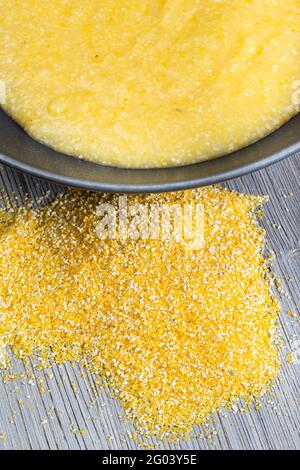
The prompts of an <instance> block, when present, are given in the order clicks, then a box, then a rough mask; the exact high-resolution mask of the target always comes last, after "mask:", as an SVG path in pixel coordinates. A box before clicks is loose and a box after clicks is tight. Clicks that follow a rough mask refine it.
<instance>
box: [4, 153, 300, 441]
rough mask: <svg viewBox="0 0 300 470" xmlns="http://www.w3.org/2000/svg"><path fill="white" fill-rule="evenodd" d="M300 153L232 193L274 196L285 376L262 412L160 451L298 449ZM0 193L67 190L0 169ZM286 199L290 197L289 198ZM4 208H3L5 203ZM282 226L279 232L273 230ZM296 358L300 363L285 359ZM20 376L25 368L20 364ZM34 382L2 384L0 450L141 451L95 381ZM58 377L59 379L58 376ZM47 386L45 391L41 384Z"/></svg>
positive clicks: (61, 376) (271, 215)
mask: <svg viewBox="0 0 300 470" xmlns="http://www.w3.org/2000/svg"><path fill="white" fill-rule="evenodd" d="M299 174H300V155H295V156H293V157H290V158H289V159H287V160H285V161H283V162H281V163H279V164H276V165H273V166H272V167H269V168H267V169H265V170H262V171H260V172H257V173H255V174H251V175H248V176H245V177H243V178H239V179H236V180H232V181H230V182H228V183H227V184H226V186H227V187H230V188H231V189H235V190H238V191H240V192H246V193H253V194H268V195H269V196H270V202H269V203H268V204H267V205H266V217H265V219H264V221H263V222H262V223H263V225H264V227H265V229H266V231H267V238H268V244H269V245H270V246H271V247H272V248H273V250H274V251H275V253H276V259H275V262H274V271H275V273H276V274H277V276H278V277H279V278H281V280H282V281H283V284H284V288H285V290H286V292H287V294H288V297H285V296H283V298H282V314H281V317H280V332H281V335H282V337H283V340H284V341H283V348H282V358H283V365H282V368H281V373H280V378H279V380H278V381H277V383H276V386H275V388H274V390H273V393H272V395H270V396H267V397H265V399H264V404H263V406H262V407H261V408H260V409H259V410H258V409H254V408H253V409H251V410H250V412H242V413H235V412H228V411H224V412H222V413H218V414H217V415H216V416H215V417H214V421H213V424H212V425H210V426H208V427H207V428H205V429H204V431H205V432H204V436H203V435H202V434H201V432H202V431H203V430H199V432H197V434H198V435H199V437H197V438H195V439H191V440H189V441H188V442H180V443H178V444H176V445H174V446H171V445H169V444H167V443H162V442H158V441H155V440H153V441H151V440H150V441H148V442H149V444H153V445H154V446H155V448H156V449H171V448H177V449H300V407H299V404H300V323H299V320H297V319H291V318H290V317H289V316H288V315H287V314H286V312H287V310H288V309H291V310H292V311H293V312H295V313H297V314H298V319H299V318H300V316H299V315H300V311H299V307H300V300H299V293H300V276H299V275H300V236H299V229H300V186H299V181H298V179H299ZM0 188H2V189H3V190H5V191H6V192H7V193H8V194H9V196H10V198H11V200H13V199H14V200H15V198H17V199H18V201H19V202H20V203H22V200H23V198H24V194H25V193H28V194H30V195H31V196H32V197H33V199H34V200H37V198H38V197H39V196H40V195H42V194H45V192H46V191H49V200H51V199H53V198H54V197H55V194H57V193H58V192H60V191H62V190H64V188H63V187H61V186H58V185H55V184H52V183H50V182H46V181H41V180H38V179H36V178H32V177H30V176H27V175H24V174H20V173H19V172H16V171H14V170H12V169H10V168H7V167H6V168H5V167H3V166H2V167H1V166H0ZM288 193H292V194H289V195H288ZM2 204H3V202H2ZM275 225H276V226H275ZM290 352H294V357H295V361H294V363H292V364H288V363H287V361H286V360H285V357H286V355H287V354H289V353H290ZM15 368H16V369H17V370H19V371H24V373H25V376H26V371H25V369H24V366H23V364H21V363H17V362H16V363H15ZM34 374H35V376H36V380H33V381H31V380H28V379H26V380H24V381H23V380H21V381H18V382H9V383H6V384H5V383H2V382H0V448H1V449H107V450H108V449H139V448H141V444H139V442H136V441H135V440H133V439H132V432H133V429H132V428H131V426H130V425H128V423H126V421H125V420H124V417H123V413H122V408H121V406H120V405H119V403H117V402H116V401H115V400H114V399H113V398H111V397H110V394H109V391H108V390H105V391H104V392H103V393H101V394H98V393H96V391H95V381H94V377H93V376H92V375H91V374H89V373H86V372H85V371H83V370H81V369H80V368H79V366H76V365H73V366H71V365H69V364H66V365H64V366H61V367H56V366H54V367H53V370H52V374H51V373H49V371H41V372H38V371H35V372H34ZM52 375H53V377H52ZM43 383H44V384H45V387H44V391H43V390H42V387H41V386H39V384H43Z"/></svg>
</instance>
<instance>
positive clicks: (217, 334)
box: [0, 187, 279, 437]
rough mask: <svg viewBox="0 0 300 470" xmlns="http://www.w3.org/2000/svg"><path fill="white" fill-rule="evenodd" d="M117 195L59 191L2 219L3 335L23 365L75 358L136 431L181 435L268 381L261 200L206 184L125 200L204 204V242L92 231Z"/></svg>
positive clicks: (273, 310) (268, 297)
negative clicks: (34, 358) (45, 202)
mask: <svg viewBox="0 0 300 470" xmlns="http://www.w3.org/2000/svg"><path fill="white" fill-rule="evenodd" d="M103 201H105V202H109V203H110V204H113V205H115V206H116V205H117V204H118V197H117V196H116V195H110V196H109V195H99V194H93V193H88V192H79V191H70V192H68V193H67V194H65V195H62V196H60V197H58V198H57V199H56V200H55V201H54V202H53V203H52V204H51V205H49V206H47V207H44V208H42V209H39V210H35V209H33V208H24V207H23V208H19V209H16V210H15V211H14V212H13V213H12V212H9V213H6V212H4V211H3V212H2V214H1V217H0V220H1V222H0V224H1V228H0V277H1V279H0V312H1V323H0V340H1V341H2V343H3V344H4V345H5V346H7V347H10V348H11V349H12V351H13V352H14V354H15V355H16V356H17V357H19V358H21V359H24V360H26V359H27V358H28V357H29V356H31V355H33V354H38V356H39V358H40V360H41V363H42V364H43V365H44V366H45V367H47V366H48V365H49V362H50V363H53V362H56V363H63V362H65V361H72V362H73V361H80V362H81V364H83V365H85V366H87V367H89V368H90V369H91V370H92V371H94V372H96V373H98V374H99V375H100V376H101V377H102V378H103V379H104V380H105V381H106V383H107V384H108V385H110V386H111V388H112V389H113V390H114V391H115V393H116V395H117V396H118V398H119V399H120V400H121V401H122V403H123V406H124V408H125V409H126V411H127V414H128V416H129V417H130V418H131V419H132V420H133V421H134V422H135V423H136V425H137V429H138V430H139V431H141V430H144V432H145V433H146V434H147V433H151V434H156V435H159V436H161V437H170V436H171V437H172V436H173V437H174V436H186V435H188V434H189V433H190V431H191V429H192V427H193V425H197V424H203V423H204V422H206V421H207V420H208V418H209V416H210V415H211V414H212V413H214V412H215V411H216V410H218V409H220V408H221V407H223V406H231V405H233V404H234V403H236V402H237V400H238V399H239V398H241V399H244V400H246V402H248V400H250V399H251V398H253V397H257V398H258V397H260V396H262V395H263V394H264V393H265V392H266V391H267V390H268V388H269V386H270V384H271V382H272V381H273V379H275V377H276V376H277V372H278V367H279V358H278V352H277V350H276V347H275V336H276V319H277V315H278V312H279V304H278V301H277V300H276V299H275V298H274V296H273V295H272V293H271V283H272V280H271V277H270V276H269V275H268V268H267V265H266V263H265V259H264V256H263V249H264V241H265V235H264V231H263V229H262V228H260V227H259V226H258V225H257V223H256V220H255V216H254V214H253V213H254V211H255V209H256V208H257V207H258V206H260V205H261V204H262V203H263V201H264V200H263V198H261V197H254V196H246V195H240V194H237V193H233V192H230V191H228V190H224V189H221V188H219V187H211V188H205V189H199V190H197V191H189V192H185V193H183V192H181V193H176V194H168V195H164V196H158V195H151V196H132V197H131V198H130V200H129V201H130V202H139V203H145V204H146V203H147V204H149V203H156V204H158V203H161V202H163V203H164V204H171V203H172V204H174V203H181V204H183V203H186V202H188V203H192V202H194V203H195V202H201V203H202V204H203V207H204V217H205V225H204V226H205V233H204V235H205V244H204V246H203V248H202V249H201V250H198V251H192V250H190V249H187V246H186V245H185V244H183V243H180V242H176V241H175V240H167V241H164V242H162V241H161V240H142V239H139V240H130V239H128V240H126V242H121V241H120V240H117V239H116V240H113V239H110V240H108V241H106V242H103V240H99V238H98V237H97V236H96V226H97V223H98V218H97V215H96V208H97V206H98V205H99V204H100V203H101V202H103Z"/></svg>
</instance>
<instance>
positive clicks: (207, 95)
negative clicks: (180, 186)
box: [0, 0, 300, 168]
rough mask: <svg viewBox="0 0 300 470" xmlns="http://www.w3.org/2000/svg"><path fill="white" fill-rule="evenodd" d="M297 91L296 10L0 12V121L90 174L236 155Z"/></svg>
mask: <svg viewBox="0 0 300 470" xmlns="http://www.w3.org/2000/svg"><path fill="white" fill-rule="evenodd" d="M299 80H300V1H299V0H232V1H230V0H203V1H201V0H199V1H197V0H143V1H140V0H84V1H82V0H64V1H62V0H51V1H49V0H27V1H20V0H0V84H1V86H0V91H1V94H0V96H1V105H2V107H3V109H4V110H5V111H6V112H7V113H8V114H10V115H11V116H12V117H13V118H14V119H15V120H16V121H17V122H18V123H20V124H21V126H22V127H23V128H24V129H25V130H26V131H27V132H28V133H29V134H30V135H31V136H32V137H33V138H35V139H36V140H38V141H40V142H42V143H45V144H46V145H48V146H50V147H52V148H54V149H56V150H58V151H60V152H63V153H66V154H69V155H73V156H77V157H80V158H84V159H87V160H91V161H93V162H97V163H102V164H108V165H114V166H120V167H128V168H155V167H165V166H178V165H184V164H189V163H193V162H199V161H204V160H208V159H212V158H215V157H218V156H220V155H224V154H227V153H229V152H232V151H234V150H237V149H240V148H242V147H244V146H246V145H248V144H249V143H251V142H254V141H256V140H258V139H260V138H261V137H263V136H265V135H267V134H269V133H270V132H271V131H272V130H275V129H276V128H278V127H280V126H281V125H282V124H284V123H285V122H286V121H287V120H289V119H290V118H291V117H292V116H293V115H295V114H296V112H297V105H298V103H297V100H295V99H293V97H294V96H295V89H296V87H297V83H298V84H299ZM299 88H300V85H299Z"/></svg>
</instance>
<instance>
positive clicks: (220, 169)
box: [0, 111, 300, 193]
mask: <svg viewBox="0 0 300 470" xmlns="http://www.w3.org/2000/svg"><path fill="white" fill-rule="evenodd" d="M299 150H300V115H298V116H296V117H295V118H294V119H292V120H291V121H289V122H288V123H287V124H286V125H285V126H283V127H281V128H280V129H279V130H277V131H276V132H274V133H273V134H271V135H270V136H268V137H266V138H264V139H262V140H260V141H259V142H257V143H255V144H253V145H250V146H249V147H246V148H244V149H242V150H240V151H238V152H234V153H232V154H230V155H226V156H224V157H221V158H218V159H215V160H210V161H208V162H203V163H196V164H194V165H186V166H182V167H176V168H163V169H153V170H125V169H120V168H114V167H108V166H103V165H97V164H95V163H90V162H87V161H84V160H79V159H77V158H74V157H69V156H67V155H63V154H60V153H58V152H55V151H54V150H51V149H50V148H48V147H46V146H44V145H41V144H39V143H38V142H36V141H34V140H33V139H32V138H30V137H29V136H28V135H27V134H26V133H25V132H24V130H23V129H21V127H19V126H18V125H17V124H16V123H15V122H14V121H13V120H12V119H10V118H9V117H8V116H7V115H6V114H5V113H4V112H2V111H0V162H2V163H5V164H7V165H10V166H12V167H14V168H17V169H18V170H21V171H24V172H27V173H30V174H32V175H35V176H38V177H41V178H45V179H49V180H52V181H55V182H58V183H62V184H66V185H69V186H77V187H80V188H85V189H90V190H96V191H109V192H126V193H150V192H164V191H175V190H181V189H188V188H194V187H199V186H205V185H210V184H214V183H219V182H221V181H224V180H228V179H230V178H235V177H237V176H242V175H244V174H246V173H250V172H252V171H255V170H259V169H261V168H263V167H265V166H267V165H270V164H271V163H274V162H277V161H279V160H281V159H283V158H285V157H288V156H289V155H291V154H293V153H295V152H297V151H299Z"/></svg>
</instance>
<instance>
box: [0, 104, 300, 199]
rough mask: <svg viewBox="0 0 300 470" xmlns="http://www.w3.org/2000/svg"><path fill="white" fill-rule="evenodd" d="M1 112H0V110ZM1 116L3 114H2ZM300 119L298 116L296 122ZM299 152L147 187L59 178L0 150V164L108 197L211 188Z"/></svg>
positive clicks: (295, 146) (297, 146)
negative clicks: (120, 194) (113, 194)
mask: <svg viewBox="0 0 300 470" xmlns="http://www.w3.org/2000/svg"><path fill="white" fill-rule="evenodd" d="M1 111H3V110H1ZM4 114H6V113H5V112H4ZM6 116H7V117H8V118H9V119H11V121H12V123H14V124H17V123H16V122H15V121H14V120H13V119H12V118H11V117H10V116H8V115H7V114H6ZM299 117H300V115H298V119H299ZM296 118H297V115H296V116H294V118H292V119H290V120H289V121H288V123H286V124H285V125H283V126H281V127H280V128H279V129H277V130H275V131H273V132H272V133H271V134H269V135H268V136H266V137H264V138H262V139H260V140H258V141H257V142H255V143H253V144H250V145H249V146H246V147H244V148H242V149H240V150H238V151H236V152H233V153H230V154H228V155H224V156H221V157H219V158H216V159H213V160H209V161H220V160H221V161H223V162H225V159H229V158H230V157H232V156H234V155H235V154H237V153H239V152H243V151H244V150H245V149H251V148H252V147H253V148H255V145H258V144H259V143H260V142H263V141H264V140H265V139H269V138H271V137H272V135H274V134H277V133H278V132H279V131H280V130H282V129H284V127H285V126H286V125H287V124H289V123H290V122H291V121H293V120H294V119H296ZM17 126H18V127H19V128H20V129H21V131H23V132H24V134H25V135H26V136H27V138H28V137H29V139H30V140H32V141H33V142H34V143H36V144H38V145H42V146H43V147H44V148H46V149H49V150H51V151H52V149H51V148H50V147H47V146H46V145H43V144H40V143H39V142H37V141H36V140H34V139H33V138H32V137H30V136H28V134H27V133H26V132H25V131H24V129H22V128H21V127H20V126H19V125H18V124H17ZM299 151H300V138H299V140H298V141H296V142H295V143H292V144H290V145H287V146H286V147H284V148H283V149H281V150H279V151H275V152H274V153H271V154H267V155H266V156H265V157H261V158H259V159H258V160H256V161H252V162H250V163H243V161H242V156H241V157H240V158H241V164H240V165H239V166H236V167H234V168H232V169H229V170H226V169H225V170H221V171H220V172H219V173H217V174H212V175H209V176H198V175H197V173H196V172H195V177H192V178H187V177H183V178H182V179H179V180H176V181H164V182H158V183H155V182H154V183H151V182H146V183H139V182H138V183H121V182H116V183H114V182H109V183H107V182H101V181H95V180H91V179H88V178H78V177H73V176H67V175H62V174H59V173H55V171H49V170H46V169H43V168H38V167H36V166H34V165H32V164H28V163H25V162H24V161H21V160H18V159H16V158H14V157H11V156H8V155H5V154H4V153H2V152H1V148H0V163H2V164H4V165H8V166H10V167H12V168H15V169H16V170H18V171H21V172H24V173H27V174H29V175H32V176H34V177H37V178H41V179H43V180H48V181H52V182H53V183H57V184H61V185H65V186H70V187H76V188H81V189H86V190H91V191H102V192H109V193H128V194H129V193H135V194H137V193H162V192H170V191H181V190H187V189H193V188H197V187H200V186H209V185H212V184H219V183H222V182H224V181H227V180H230V179H233V178H238V177H241V176H244V175H246V174H249V173H252V172H255V171H258V170H261V169H263V168H265V167H267V166H269V165H272V164H273V163H276V162H279V161H281V160H283V159H284V158H287V157H289V156H291V155H292V154H295V153H297V152H299ZM61 155H62V157H68V158H71V159H74V160H75V161H76V160H77V161H79V162H81V164H85V162H86V163H88V164H89V165H91V164H92V165H96V166H97V167H99V166H100V167H101V166H102V167H105V165H101V164H97V163H93V162H89V161H86V160H82V159H77V158H76V157H72V156H69V155H65V154H61ZM205 163H208V161H204V162H198V163H194V164H192V165H183V166H182V167H169V168H154V169H124V168H117V167H113V168H114V170H118V169H120V170H126V171H129V172H139V173H141V174H142V173H143V172H149V171H153V170H155V171H161V170H167V171H172V169H175V168H176V169H177V170H178V168H182V169H186V168H188V167H196V166H198V167H199V166H201V164H205Z"/></svg>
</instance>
